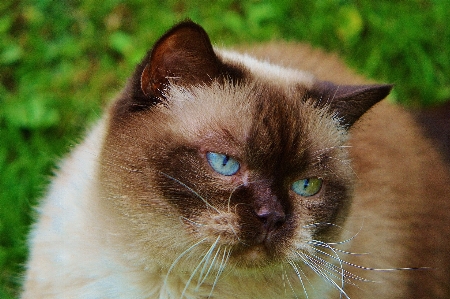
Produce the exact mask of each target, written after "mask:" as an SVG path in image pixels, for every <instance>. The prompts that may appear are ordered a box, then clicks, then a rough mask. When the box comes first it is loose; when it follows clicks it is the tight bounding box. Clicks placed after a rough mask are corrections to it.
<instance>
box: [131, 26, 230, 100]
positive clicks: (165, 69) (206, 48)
mask: <svg viewBox="0 0 450 299" xmlns="http://www.w3.org/2000/svg"><path fill="white" fill-rule="evenodd" d="M144 63H145V67H144V68H143V70H142V73H141V75H140V86H139V87H140V89H141V92H142V93H143V94H144V95H145V96H146V97H147V98H149V99H151V100H153V101H158V100H161V99H164V97H165V91H166V90H167V88H168V87H169V86H170V84H177V85H181V86H189V85H196V84H201V83H208V82H210V81H211V80H213V79H214V78H216V77H218V76H219V75H220V72H221V62H220V60H219V59H218V58H217V56H216V54H215V52H214V50H213V47H212V45H211V42H210V40H209V37H208V35H207V33H206V32H205V30H204V29H203V28H202V27H200V26H199V25H197V24H195V23H193V22H192V21H185V22H182V23H180V24H178V25H176V26H175V27H173V28H172V29H171V30H169V31H168V32H167V33H166V34H165V35H163V36H162V37H161V38H160V39H159V41H158V42H157V43H156V44H155V46H154V48H153V50H152V51H151V53H150V55H149V56H147V58H146V61H144Z"/></svg>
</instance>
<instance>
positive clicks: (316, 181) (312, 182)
mask: <svg viewBox="0 0 450 299" xmlns="http://www.w3.org/2000/svg"><path fill="white" fill-rule="evenodd" d="M321 188H322V179H320V178H308V179H303V180H298V181H296V182H294V183H293V184H292V190H293V191H294V192H295V193H297V194H298V195H300V196H304V197H308V196H313V195H316V194H317V193H319V191H320V189H321Z"/></svg>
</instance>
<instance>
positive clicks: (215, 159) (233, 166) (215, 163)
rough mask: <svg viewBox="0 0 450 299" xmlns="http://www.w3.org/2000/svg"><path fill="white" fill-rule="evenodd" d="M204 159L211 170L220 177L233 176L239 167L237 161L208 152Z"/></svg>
mask: <svg viewBox="0 0 450 299" xmlns="http://www.w3.org/2000/svg"><path fill="white" fill-rule="evenodd" d="M206 159H208V163H209V165H211V167H212V169H214V171H215V172H217V173H220V174H221V175H226V176H231V175H234V174H236V172H238V170H239V168H240V167H241V166H240V165H239V162H238V161H236V160H235V159H233V158H231V157H230V156H227V155H224V154H218V153H213V152H208V153H206Z"/></svg>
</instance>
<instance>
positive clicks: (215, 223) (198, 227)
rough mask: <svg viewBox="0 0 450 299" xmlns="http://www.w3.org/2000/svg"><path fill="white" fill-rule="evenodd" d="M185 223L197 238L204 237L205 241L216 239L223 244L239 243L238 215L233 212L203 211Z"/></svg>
mask: <svg viewBox="0 0 450 299" xmlns="http://www.w3.org/2000/svg"><path fill="white" fill-rule="evenodd" d="M186 225H187V226H189V227H191V228H192V229H193V231H194V232H195V234H196V235H197V236H198V238H199V239H205V240H206V242H207V243H214V242H216V241H217V242H218V243H219V244H223V245H231V246H235V245H237V244H239V234H240V231H241V225H240V222H239V217H238V216H237V215H236V214H234V213H231V212H225V211H223V212H220V213H213V212H211V211H204V212H203V213H201V214H200V215H199V216H197V217H195V219H194V221H193V222H192V221H191V222H187V223H186Z"/></svg>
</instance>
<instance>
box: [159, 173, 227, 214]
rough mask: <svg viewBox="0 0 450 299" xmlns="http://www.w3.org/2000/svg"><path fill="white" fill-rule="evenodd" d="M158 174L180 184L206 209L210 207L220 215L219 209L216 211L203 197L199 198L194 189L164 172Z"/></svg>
mask: <svg viewBox="0 0 450 299" xmlns="http://www.w3.org/2000/svg"><path fill="white" fill-rule="evenodd" d="M158 172H159V173H161V174H162V175H164V176H165V177H167V178H169V179H171V180H174V181H175V182H177V183H178V184H180V185H181V186H183V187H185V188H186V189H187V190H189V191H190V192H192V194H194V195H195V196H197V197H198V198H200V199H201V200H202V201H203V202H204V203H205V204H206V205H207V206H208V207H210V208H211V209H213V210H214V211H216V212H217V213H219V214H222V213H221V212H220V210H219V209H217V208H216V207H214V206H213V205H211V204H210V203H209V202H208V201H207V200H206V199H205V198H203V196H201V195H200V194H198V193H197V192H196V191H195V190H194V189H192V188H191V187H189V186H188V185H186V184H185V183H183V182H182V181H180V180H178V179H176V178H174V177H173V176H170V175H168V174H167V173H165V172H162V171H158Z"/></svg>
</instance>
